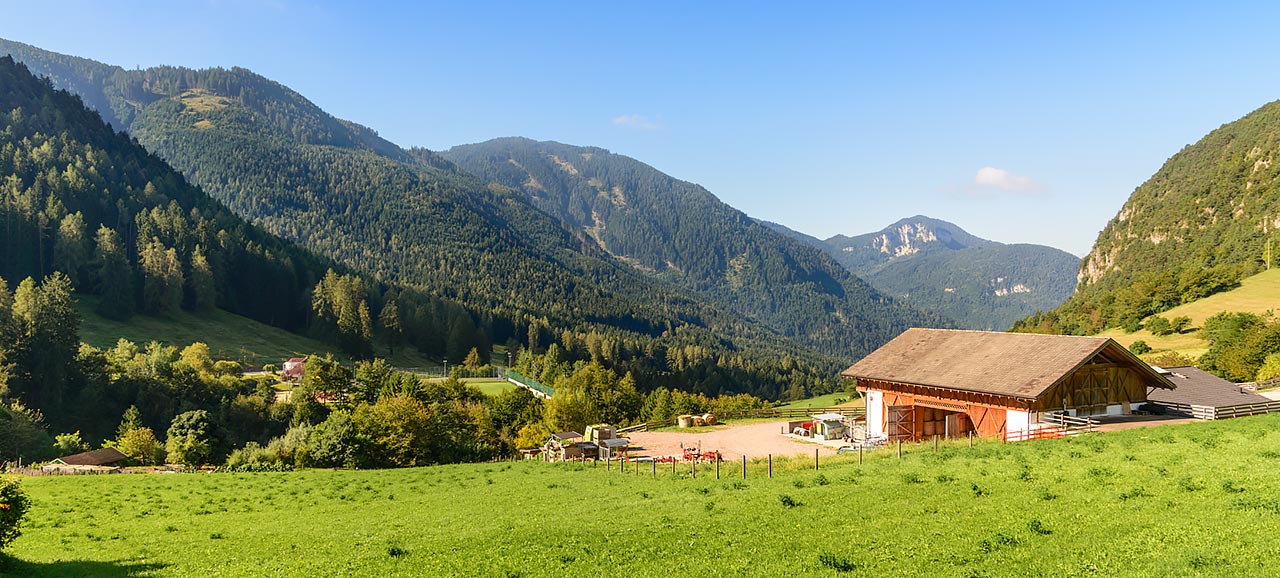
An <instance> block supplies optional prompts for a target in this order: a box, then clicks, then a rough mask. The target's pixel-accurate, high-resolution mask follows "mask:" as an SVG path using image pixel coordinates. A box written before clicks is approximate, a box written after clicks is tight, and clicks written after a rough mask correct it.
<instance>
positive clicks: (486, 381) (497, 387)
mask: <svg viewBox="0 0 1280 578" xmlns="http://www.w3.org/2000/svg"><path fill="white" fill-rule="evenodd" d="M462 381H463V383H466V384H467V385H470V386H471V387H474V388H476V389H478V390H480V393H483V394H485V395H498V394H500V393H502V392H504V391H509V390H512V389H515V388H516V386H515V384H513V383H511V382H510V381H507V380H505V379H490V378H487V377H469V378H465V379H463V380H462Z"/></svg>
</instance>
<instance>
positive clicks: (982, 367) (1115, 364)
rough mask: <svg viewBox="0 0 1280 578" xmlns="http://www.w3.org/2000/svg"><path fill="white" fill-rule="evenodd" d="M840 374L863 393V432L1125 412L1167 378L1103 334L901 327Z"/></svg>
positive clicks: (1022, 433) (1011, 434) (963, 429)
mask: <svg viewBox="0 0 1280 578" xmlns="http://www.w3.org/2000/svg"><path fill="white" fill-rule="evenodd" d="M841 375H843V376H845V377H852V378H854V379H857V383H858V390H859V391H861V392H864V394H865V396H866V401H867V433H868V435H870V436H877V437H880V436H884V437H888V438H889V439H890V440H898V439H900V440H904V441H910V440H921V439H928V438H931V437H933V436H934V435H938V436H944V437H962V436H965V435H967V434H968V433H969V432H974V433H975V434H976V435H980V436H999V437H1004V438H1006V439H1018V438H1020V437H1021V438H1025V437H1026V434H1027V433H1030V432H1034V431H1036V430H1039V429H1040V428H1041V427H1042V426H1041V425H1040V417H1041V414H1045V413H1049V412H1063V413H1066V414H1068V415H1072V416H1098V415H1126V414H1129V413H1130V412H1131V411H1132V410H1133V408H1135V407H1137V406H1138V405H1140V404H1142V403H1143V402H1145V401H1146V400H1147V394H1148V392H1149V391H1152V390H1154V389H1174V384H1173V383H1172V382H1170V380H1169V379H1168V378H1167V377H1165V376H1163V375H1161V374H1160V373H1159V372H1157V371H1156V370H1155V369H1153V368H1152V367H1151V366H1150V365H1147V364H1146V363H1143V362H1142V361H1141V360H1139V359H1138V358H1137V357H1136V356H1134V355H1133V354H1132V353H1130V352H1129V350H1127V349H1125V348H1124V347H1122V346H1121V345H1120V344H1118V343H1116V342H1115V341H1114V340H1112V339H1110V338H1106V337H1076V336H1066V335H1036V334H1029V333H996V332H990V331H960V330H951V329H908V330H907V331H904V332H903V333H902V334H901V335H898V336H897V337H895V338H894V339H893V340H892V341H890V342H889V343H886V344H885V345H884V346H883V347H881V348H880V349H877V350H875V351H873V352H872V353H871V354H870V355H868V356H866V357H865V358H863V359H862V360H861V361H859V362H857V363H855V364H854V365H853V366H852V367H850V368H849V369H846V370H844V371H843V372H842V373H841Z"/></svg>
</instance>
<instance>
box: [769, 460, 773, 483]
mask: <svg viewBox="0 0 1280 578" xmlns="http://www.w3.org/2000/svg"><path fill="white" fill-rule="evenodd" d="M769 477H770V478H772V477H773V454H769Z"/></svg>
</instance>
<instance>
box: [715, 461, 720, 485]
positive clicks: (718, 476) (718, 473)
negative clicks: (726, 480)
mask: <svg viewBox="0 0 1280 578" xmlns="http://www.w3.org/2000/svg"><path fill="white" fill-rule="evenodd" d="M716 479H717V480H718V479H720V460H718V459H717V460H716Z"/></svg>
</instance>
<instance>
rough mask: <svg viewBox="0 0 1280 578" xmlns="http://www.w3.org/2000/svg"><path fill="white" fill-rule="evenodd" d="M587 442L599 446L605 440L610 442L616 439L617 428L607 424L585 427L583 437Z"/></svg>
mask: <svg viewBox="0 0 1280 578" xmlns="http://www.w3.org/2000/svg"><path fill="white" fill-rule="evenodd" d="M583 437H584V439H586V440H587V441H589V442H591V443H594V444H599V443H601V442H603V441H605V440H611V439H614V438H616V437H618V428H616V427H613V426H611V425H609V424H607V423H598V424H595V425H589V426H587V430H586V435H584V436H583Z"/></svg>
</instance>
